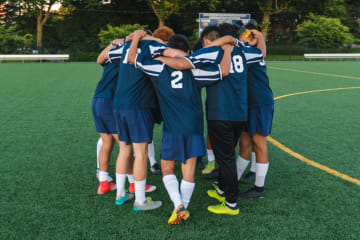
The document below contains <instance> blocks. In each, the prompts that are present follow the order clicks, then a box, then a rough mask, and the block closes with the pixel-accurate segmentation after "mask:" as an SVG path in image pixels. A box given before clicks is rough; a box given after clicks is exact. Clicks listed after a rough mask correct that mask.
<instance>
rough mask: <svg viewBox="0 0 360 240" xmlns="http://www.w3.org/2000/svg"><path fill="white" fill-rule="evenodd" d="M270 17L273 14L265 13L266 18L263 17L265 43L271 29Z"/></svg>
mask: <svg viewBox="0 0 360 240" xmlns="http://www.w3.org/2000/svg"><path fill="white" fill-rule="evenodd" d="M270 15H271V12H269V11H264V16H263V20H262V25H263V29H262V31H261V32H262V34H263V36H264V40H265V42H266V40H267V35H268V33H269V29H270Z"/></svg>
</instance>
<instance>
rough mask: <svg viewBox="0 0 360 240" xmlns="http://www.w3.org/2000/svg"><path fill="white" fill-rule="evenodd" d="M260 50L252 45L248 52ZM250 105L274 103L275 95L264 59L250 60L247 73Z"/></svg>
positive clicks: (251, 106) (258, 105) (257, 105)
mask: <svg viewBox="0 0 360 240" xmlns="http://www.w3.org/2000/svg"><path fill="white" fill-rule="evenodd" d="M250 51H251V52H259V51H260V50H259V49H258V48H255V47H250V48H249V51H248V52H250ZM247 89H248V105H249V108H253V107H260V106H263V105H267V104H274V96H273V93H272V91H271V88H270V86H269V78H268V75H267V69H266V64H265V61H264V59H262V60H261V61H255V62H249V64H248V74H247Z"/></svg>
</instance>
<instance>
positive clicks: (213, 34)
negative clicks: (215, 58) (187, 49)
mask: <svg viewBox="0 0 360 240" xmlns="http://www.w3.org/2000/svg"><path fill="white" fill-rule="evenodd" d="M200 38H201V39H203V38H206V39H209V40H211V41H214V40H215V39H217V38H219V28H218V27H217V26H215V25H210V26H207V27H206V28H204V30H203V31H202V33H201V37H200Z"/></svg>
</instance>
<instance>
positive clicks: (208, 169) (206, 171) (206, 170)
mask: <svg viewBox="0 0 360 240" xmlns="http://www.w3.org/2000/svg"><path fill="white" fill-rule="evenodd" d="M214 170H215V161H212V162H208V164H206V167H205V168H204V169H203V170H202V171H201V173H202V174H210V173H212V172H213V171H214Z"/></svg>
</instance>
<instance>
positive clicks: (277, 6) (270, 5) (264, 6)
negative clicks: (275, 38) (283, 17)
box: [256, 0, 291, 41]
mask: <svg viewBox="0 0 360 240" xmlns="http://www.w3.org/2000/svg"><path fill="white" fill-rule="evenodd" d="M290 1H291V0H280V2H279V0H265V1H264V0H257V1H256V4H257V5H258V6H259V9H260V10H261V11H262V12H263V18H262V22H261V28H262V30H261V32H262V34H263V35H264V39H265V41H266V40H267V36H268V32H269V30H270V24H271V21H270V17H271V15H274V14H279V13H281V12H282V11H284V10H287V9H288V5H289V3H290Z"/></svg>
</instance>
